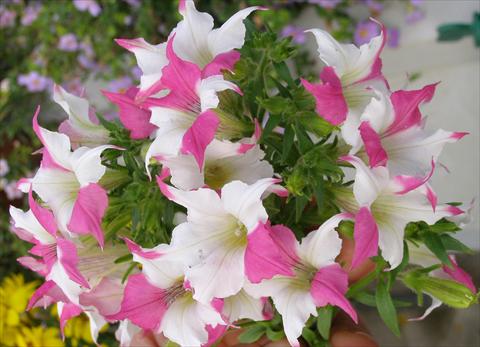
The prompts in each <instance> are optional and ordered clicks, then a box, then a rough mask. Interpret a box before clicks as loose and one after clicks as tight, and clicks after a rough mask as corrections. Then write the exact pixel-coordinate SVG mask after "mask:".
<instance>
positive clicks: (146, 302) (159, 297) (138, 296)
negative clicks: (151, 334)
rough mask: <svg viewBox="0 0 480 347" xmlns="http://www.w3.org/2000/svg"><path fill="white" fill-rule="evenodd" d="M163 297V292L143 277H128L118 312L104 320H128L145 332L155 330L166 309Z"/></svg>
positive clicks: (140, 275) (138, 275)
mask: <svg viewBox="0 0 480 347" xmlns="http://www.w3.org/2000/svg"><path fill="white" fill-rule="evenodd" d="M165 296H166V293H165V290H164V289H161V288H157V287H155V286H153V285H151V284H150V282H148V280H147V279H146V277H145V275H143V274H136V275H130V276H129V277H128V282H127V286H126V287H125V295H124V297H123V300H122V304H121V309H120V311H119V312H118V313H116V314H113V315H110V316H108V317H106V318H107V319H111V320H123V319H129V320H131V321H132V322H133V323H135V324H136V325H138V326H139V327H141V328H143V329H145V330H156V329H157V328H158V327H160V323H161V321H162V318H163V316H164V314H165V312H166V311H167V308H168V306H167V303H166V302H165V300H164V299H165Z"/></svg>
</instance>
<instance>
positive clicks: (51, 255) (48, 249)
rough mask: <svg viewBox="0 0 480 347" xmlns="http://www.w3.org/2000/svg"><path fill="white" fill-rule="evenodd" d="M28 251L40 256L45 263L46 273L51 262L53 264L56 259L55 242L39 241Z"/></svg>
mask: <svg viewBox="0 0 480 347" xmlns="http://www.w3.org/2000/svg"><path fill="white" fill-rule="evenodd" d="M28 252H29V253H31V254H33V255H36V256H38V257H42V261H43V263H44V264H45V267H46V270H47V273H48V272H50V270H51V269H52V266H53V264H55V262H56V261H57V250H56V245H55V244H51V245H42V244H41V243H37V244H36V245H35V246H33V247H32V248H31V249H30V250H29V251H28Z"/></svg>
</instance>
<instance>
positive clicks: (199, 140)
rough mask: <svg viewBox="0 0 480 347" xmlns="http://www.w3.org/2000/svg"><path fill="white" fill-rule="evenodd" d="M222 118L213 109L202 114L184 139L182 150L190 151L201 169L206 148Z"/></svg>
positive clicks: (184, 151) (185, 152)
mask: <svg viewBox="0 0 480 347" xmlns="http://www.w3.org/2000/svg"><path fill="white" fill-rule="evenodd" d="M219 124H220V119H219V118H218V116H217V115H216V114H215V112H213V111H212V110H207V111H205V112H203V113H202V114H200V115H199V116H198V117H197V119H196V120H195V122H193V124H192V126H191V127H190V128H189V129H188V130H187V132H186V133H185V135H184V136H183V139H182V152H183V153H184V154H187V153H190V154H192V155H193V156H194V158H195V160H196V161H197V164H198V167H199V168H200V170H202V168H203V161H204V159H205V150H206V148H207V146H208V144H209V143H210V142H212V140H213V138H214V137H215V132H216V131H217V128H218V125H219Z"/></svg>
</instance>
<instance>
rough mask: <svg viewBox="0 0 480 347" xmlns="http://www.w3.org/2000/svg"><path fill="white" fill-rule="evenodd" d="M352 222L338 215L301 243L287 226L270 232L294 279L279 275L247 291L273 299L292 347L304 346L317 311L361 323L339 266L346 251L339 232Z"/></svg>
mask: <svg viewBox="0 0 480 347" xmlns="http://www.w3.org/2000/svg"><path fill="white" fill-rule="evenodd" d="M350 218H351V217H350V215H349V214H338V215H335V216H333V217H332V218H330V219H329V220H327V221H326V222H325V223H324V224H323V225H322V226H320V227H319V228H318V230H316V231H312V232H311V233H309V234H308V235H307V236H306V237H304V238H303V240H302V241H301V242H300V243H299V242H298V241H297V240H296V238H295V235H294V234H293V232H292V231H291V230H290V229H288V228H287V227H285V226H283V225H276V226H273V227H272V228H271V230H270V235H271V238H272V239H273V241H274V243H275V244H276V245H277V246H278V247H279V249H281V252H282V256H283V258H284V259H286V260H287V261H288V263H289V264H291V266H292V268H293V269H294V275H293V276H282V275H277V276H274V277H273V278H271V279H267V280H263V281H262V282H260V283H259V284H253V285H247V286H246V291H247V292H248V293H250V294H251V295H253V296H256V297H260V296H266V295H267V296H271V297H272V300H273V303H274V304H275V308H276V309H277V310H278V312H279V313H280V314H281V315H282V320H283V327H284V330H285V335H286V336H287V339H288V342H290V344H291V345H292V346H300V344H299V342H298V340H297V339H298V337H299V336H300V335H301V334H302V330H303V328H304V327H305V323H306V322H307V320H308V318H309V317H310V315H314V316H316V315H317V310H316V308H317V307H323V306H326V305H333V306H338V307H340V308H341V309H342V310H344V311H345V312H346V313H347V314H348V315H349V316H350V317H351V318H352V319H353V320H354V321H355V322H357V314H356V312H355V310H354V309H353V307H352V306H351V304H350V302H349V301H348V300H347V299H346V298H345V293H346V292H347V288H348V275H347V273H346V272H345V271H344V270H343V269H342V268H341V266H340V265H339V264H338V263H335V258H336V257H337V256H338V254H339V253H340V249H341V247H342V241H341V239H340V238H339V237H338V234H337V232H336V231H335V228H336V227H337V226H338V224H339V223H340V222H341V221H342V220H344V219H350Z"/></svg>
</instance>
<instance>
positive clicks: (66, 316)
mask: <svg viewBox="0 0 480 347" xmlns="http://www.w3.org/2000/svg"><path fill="white" fill-rule="evenodd" d="M82 312H83V310H82V309H81V308H80V307H78V306H77V305H75V304H72V303H67V304H64V305H63V307H62V312H61V313H60V331H61V333H62V338H65V335H64V329H65V325H66V324H67V322H68V321H69V320H70V319H72V318H73V317H76V316H79V315H80V314H81V313H82Z"/></svg>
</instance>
